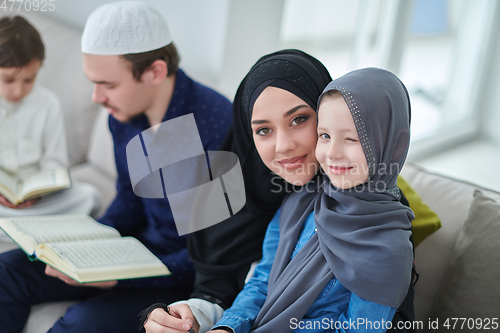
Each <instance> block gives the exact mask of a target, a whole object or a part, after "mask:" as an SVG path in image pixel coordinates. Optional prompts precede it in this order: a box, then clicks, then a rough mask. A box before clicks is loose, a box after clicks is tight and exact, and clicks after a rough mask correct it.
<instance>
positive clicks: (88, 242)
mask: <svg viewBox="0 0 500 333" xmlns="http://www.w3.org/2000/svg"><path fill="white" fill-rule="evenodd" d="M0 227H1V228H2V229H3V230H4V231H5V233H6V234H7V235H9V237H11V238H12V239H13V240H14V241H15V242H16V243H17V244H18V245H19V247H20V248H21V249H22V250H23V251H24V252H26V253H27V254H28V256H29V257H30V259H32V260H40V261H42V262H44V263H46V264H47V265H50V266H52V267H54V268H55V269H57V270H59V271H60V272H62V273H64V274H66V275H68V276H69V277H71V278H72V279H74V280H76V281H78V282H81V283H85V282H98V281H112V280H121V279H132V278H142V277H151V276H162V275H170V271H169V270H168V268H167V266H165V264H163V262H162V261H161V260H160V259H158V258H157V257H156V256H155V255H154V254H153V253H152V252H151V251H150V250H149V249H148V248H147V247H146V246H145V245H144V244H142V243H141V242H140V241H139V240H137V239H136V238H134V237H122V236H121V235H120V233H119V232H118V231H117V230H116V229H115V228H112V227H109V226H106V225H104V224H101V223H99V222H97V221H95V220H94V219H92V218H91V217H89V216H87V215H80V214H78V215H54V216H38V217H15V218H2V219H0Z"/></svg>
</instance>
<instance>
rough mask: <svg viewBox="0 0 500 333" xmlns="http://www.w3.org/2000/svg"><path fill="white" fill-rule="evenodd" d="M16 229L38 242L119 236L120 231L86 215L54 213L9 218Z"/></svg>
mask: <svg viewBox="0 0 500 333" xmlns="http://www.w3.org/2000/svg"><path fill="white" fill-rule="evenodd" d="M9 220H10V222H11V224H12V225H13V226H14V227H15V228H16V229H17V231H19V232H21V233H23V234H27V235H30V236H31V237H33V238H34V239H35V241H36V242H37V243H38V244H41V243H46V242H65V241H75V240H85V239H104V238H111V237H120V233H119V232H118V231H117V230H116V229H114V228H111V227H108V226H106V225H103V224H101V223H99V222H97V221H95V220H94V219H93V218H91V217H89V216H87V215H54V216H37V217H16V218H10V219H9Z"/></svg>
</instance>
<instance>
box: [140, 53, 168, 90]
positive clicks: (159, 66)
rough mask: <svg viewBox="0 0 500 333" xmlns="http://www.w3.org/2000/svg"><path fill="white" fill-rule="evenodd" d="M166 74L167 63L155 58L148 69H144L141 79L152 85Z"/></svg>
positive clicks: (161, 80)
mask: <svg viewBox="0 0 500 333" xmlns="http://www.w3.org/2000/svg"><path fill="white" fill-rule="evenodd" d="M167 74H168V67H167V63H166V62H165V61H164V60H160V59H158V60H155V61H154V62H153V63H152V64H151V66H149V68H148V69H146V70H145V71H144V74H143V75H144V77H143V79H144V80H145V81H149V82H150V83H151V84H153V85H158V84H160V83H162V82H163V80H165V78H166V77H167Z"/></svg>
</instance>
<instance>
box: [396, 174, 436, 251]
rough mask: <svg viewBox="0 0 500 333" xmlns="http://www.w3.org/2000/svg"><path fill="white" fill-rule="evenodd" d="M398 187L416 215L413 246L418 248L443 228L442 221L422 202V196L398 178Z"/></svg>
mask: <svg viewBox="0 0 500 333" xmlns="http://www.w3.org/2000/svg"><path fill="white" fill-rule="evenodd" d="M398 187H399V188H400V189H401V191H403V193H404V195H405V197H406V199H407V200H408V202H409V203H410V208H411V210H413V212H414V213H415V219H414V220H413V221H412V227H413V244H414V246H415V247H416V246H417V245H418V244H420V243H421V242H422V241H423V240H424V239H425V238H427V237H428V236H430V235H431V234H432V233H433V232H435V231H436V230H438V229H439V228H441V221H440V220H439V217H438V216H437V214H436V213H435V212H434V211H433V210H432V209H430V207H429V206H427V204H426V203H425V202H423V201H422V199H421V198H420V195H418V193H417V192H415V190H414V189H412V188H411V186H410V185H409V184H408V183H407V182H406V180H404V179H403V177H401V176H398Z"/></svg>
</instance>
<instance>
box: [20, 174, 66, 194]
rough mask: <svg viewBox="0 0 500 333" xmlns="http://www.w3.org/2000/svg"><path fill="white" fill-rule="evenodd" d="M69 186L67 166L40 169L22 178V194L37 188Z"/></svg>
mask: <svg viewBox="0 0 500 333" xmlns="http://www.w3.org/2000/svg"><path fill="white" fill-rule="evenodd" d="M65 185H68V186H69V178H68V171H67V169H66V168H58V169H53V170H40V171H37V172H35V173H33V174H29V175H27V176H25V177H23V178H22V184H21V190H20V196H21V197H24V196H25V195H26V194H27V193H29V192H31V191H35V190H37V189H46V188H47V189H49V188H53V187H61V186H65Z"/></svg>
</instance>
